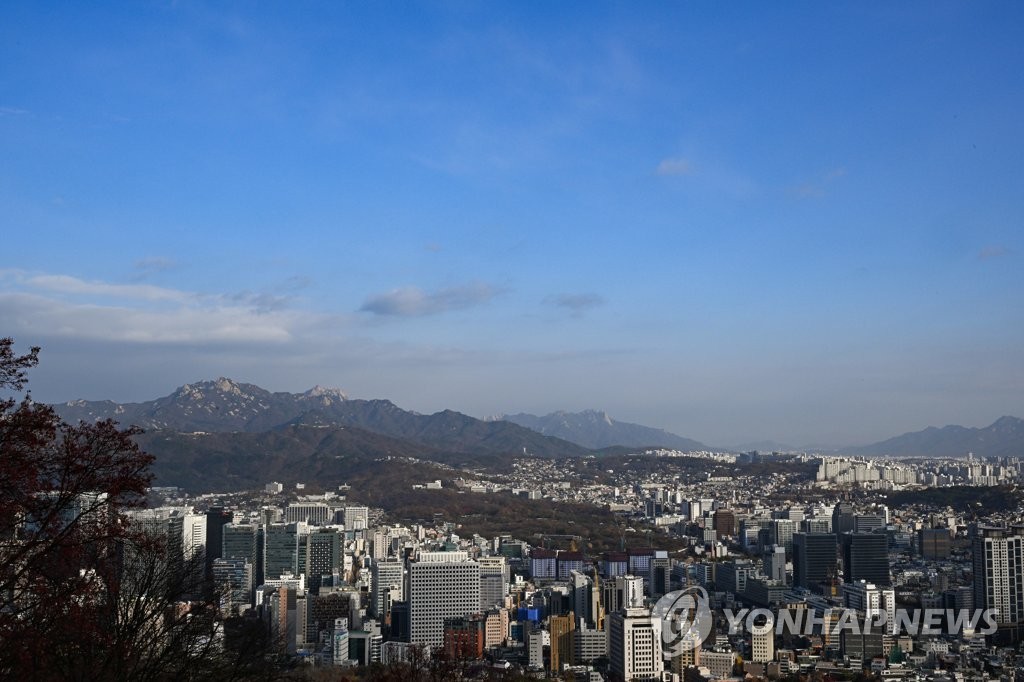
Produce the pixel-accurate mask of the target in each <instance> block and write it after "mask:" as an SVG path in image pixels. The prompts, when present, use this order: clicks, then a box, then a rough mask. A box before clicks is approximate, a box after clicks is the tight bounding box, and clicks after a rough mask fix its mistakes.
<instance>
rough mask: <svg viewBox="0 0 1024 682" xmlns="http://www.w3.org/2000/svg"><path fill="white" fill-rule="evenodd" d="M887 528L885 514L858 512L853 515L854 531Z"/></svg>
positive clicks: (870, 531)
mask: <svg viewBox="0 0 1024 682" xmlns="http://www.w3.org/2000/svg"><path fill="white" fill-rule="evenodd" d="M883 528H885V514H857V515H856V516H854V517H853V532H854V533H874V532H875V531H878V530H882V529H883Z"/></svg>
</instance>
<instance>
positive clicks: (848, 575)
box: [839, 533, 892, 586]
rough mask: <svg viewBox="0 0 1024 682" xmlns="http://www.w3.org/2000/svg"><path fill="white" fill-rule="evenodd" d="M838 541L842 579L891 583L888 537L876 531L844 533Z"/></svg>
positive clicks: (881, 583) (882, 583) (880, 583)
mask: <svg viewBox="0 0 1024 682" xmlns="http://www.w3.org/2000/svg"><path fill="white" fill-rule="evenodd" d="M839 541H840V544H841V545H842V548H843V580H845V581H846V582H848V583H853V582H857V581H858V580H865V581H867V582H869V583H874V584H875V585H886V586H888V585H892V578H890V577H889V538H888V537H886V536H885V535H881V534H876V533H844V534H843V535H841V536H839Z"/></svg>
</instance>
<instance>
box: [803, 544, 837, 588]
mask: <svg viewBox="0 0 1024 682" xmlns="http://www.w3.org/2000/svg"><path fill="white" fill-rule="evenodd" d="M835 578H836V536H835V535H832V534H831V533H794V534H793V584H794V585H795V586H797V587H803V588H805V589H808V590H813V591H817V592H823V591H824V588H823V586H824V585H826V584H828V583H830V582H832V581H833V580H834V579H835Z"/></svg>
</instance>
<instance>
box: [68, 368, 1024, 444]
mask: <svg viewBox="0 0 1024 682" xmlns="http://www.w3.org/2000/svg"><path fill="white" fill-rule="evenodd" d="M54 407H55V409H56V410H57V412H58V413H59V414H60V416H61V417H63V418H64V419H66V420H69V421H78V420H85V421H93V420H96V419H101V418H112V419H115V420H117V421H118V422H120V423H121V424H124V425H137V426H140V427H142V428H144V429H146V430H148V431H150V432H159V433H162V434H168V433H178V434H197V433H210V434H231V433H245V434H261V433H268V432H278V433H280V432H281V431H283V430H285V429H288V428H292V427H309V428H313V427H315V428H317V429H320V430H324V431H332V430H338V429H348V430H349V431H348V433H346V434H344V435H341V436H338V437H337V438H336V439H335V440H334V441H331V442H330V443H329V445H330V448H332V450H331V451H332V452H334V451H335V450H337V449H338V448H342V450H344V448H343V447H342V445H343V444H345V443H347V444H348V445H350V446H353V447H354V445H353V443H354V442H355V440H358V441H359V443H358V447H357V448H356V449H357V450H359V451H360V452H362V453H364V454H371V453H372V454H375V455H381V454H385V455H387V454H399V455H404V456H410V457H418V458H422V459H430V460H433V461H439V462H452V463H454V462H457V461H461V462H466V461H471V460H472V459H473V458H474V457H482V456H495V455H500V456H507V455H522V454H524V453H525V454H528V455H530V456H535V457H545V458H561V457H581V456H586V455H591V454H610V453H614V452H621V451H622V450H623V449H625V448H641V447H665V448H673V449H679V450H691V451H693V450H709V449H712V448H709V447H707V446H705V445H703V444H702V443H700V442H698V441H695V440H692V439H689V438H684V437H682V436H678V435H676V434H673V433H670V432H668V431H664V430H662V429H655V428H651V427H647V426H642V425H639V424H631V423H628V422H619V421H616V420H614V419H612V418H611V417H610V416H609V415H608V414H607V413H605V412H599V411H596V410H586V411H583V412H578V413H570V412H554V413H552V414H549V415H546V416H543V417H538V416H535V415H531V414H525V413H520V414H513V415H502V416H501V417H496V418H490V419H485V420H481V419H475V418H473V417H470V416H468V415H465V414H462V413H459V412H455V411H452V410H444V411H441V412H437V413H435V414H431V415H424V414H419V413H416V412H412V411H409V410H404V409H402V408H400V407H398V406H397V405H395V404H394V403H392V402H391V401H389V400H360V399H350V398H348V397H347V396H346V395H345V394H344V393H343V392H341V391H339V390H337V389H330V388H322V387H319V386H317V387H314V388H312V389H310V390H309V391H306V392H305V393H285V392H270V391H267V390H265V389H263V388H260V387H259V386H256V385H254V384H248V383H242V382H236V381H233V380H231V379H225V378H220V379H217V380H215V381H201V382H198V383H193V384H185V385H184V386H181V387H180V388H178V389H177V390H175V391H174V392H173V393H171V394H170V395H168V396H164V397H162V398H157V399H155V400H150V401H146V402H141V403H115V402H112V401H109V400H102V401H85V400H73V401H70V402H67V403H62V404H58V405H55V406H54ZM356 430H358V431H356ZM355 434H358V438H356V436H355ZM166 437H167V436H165V438H166ZM353 439H355V440H353ZM220 440H224V439H220ZM243 440H244V439H243ZM211 442H212V441H211ZM317 447H320V446H319V445H318V446H317ZM764 449H767V448H764ZM772 449H775V448H772ZM780 449H781V448H780ZM313 450H316V448H313ZM839 452H842V453H843V454H849V455H862V456H885V455H888V456H895V457H913V456H924V457H963V456H966V454H967V453H968V452H973V453H974V454H975V455H977V456H979V457H987V456H1012V455H1022V454H1024V421H1022V420H1021V419H1018V418H1016V417H1002V418H1000V419H998V420H997V421H996V422H995V423H993V424H991V425H990V426H987V427H984V428H968V427H963V426H946V427H943V428H935V427H929V428H927V429H924V430H923V431H918V432H914V433H906V434H903V435H901V436H897V437H895V438H890V439H888V440H885V441H882V442H880V443H874V444H872V445H866V446H860V447H849V448H843V449H841V450H840V451H839Z"/></svg>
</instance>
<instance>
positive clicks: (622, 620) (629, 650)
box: [608, 608, 665, 682]
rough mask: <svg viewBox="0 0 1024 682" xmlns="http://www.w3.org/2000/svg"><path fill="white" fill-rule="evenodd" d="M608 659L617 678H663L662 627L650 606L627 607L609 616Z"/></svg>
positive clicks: (611, 670) (628, 681) (628, 679)
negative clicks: (655, 621) (657, 623)
mask: <svg viewBox="0 0 1024 682" xmlns="http://www.w3.org/2000/svg"><path fill="white" fill-rule="evenodd" d="M608 659H609V666H608V670H609V672H610V673H611V675H612V678H613V679H616V680H624V681H625V682H630V681H631V680H657V679H661V673H662V672H663V671H664V670H665V663H664V661H663V660H662V652H661V629H660V628H659V627H655V623H654V621H653V619H652V618H651V612H650V610H648V609H645V608H626V609H623V610H621V611H618V612H616V613H613V614H611V615H610V616H608Z"/></svg>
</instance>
